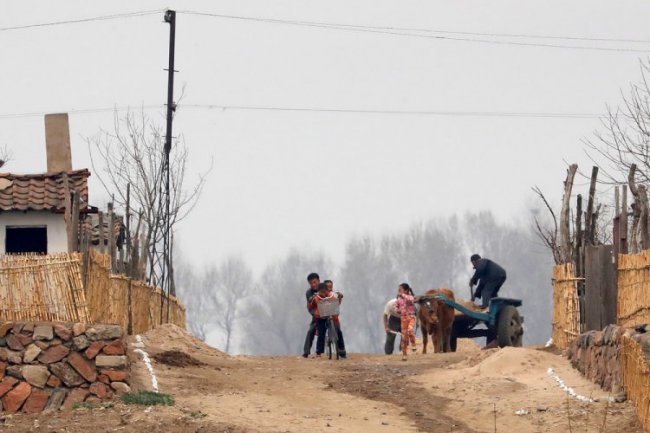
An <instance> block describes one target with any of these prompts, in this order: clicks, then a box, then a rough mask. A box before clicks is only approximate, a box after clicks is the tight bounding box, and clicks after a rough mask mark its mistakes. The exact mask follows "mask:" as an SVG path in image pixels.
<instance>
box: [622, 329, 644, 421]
mask: <svg viewBox="0 0 650 433" xmlns="http://www.w3.org/2000/svg"><path fill="white" fill-rule="evenodd" d="M622 352H623V353H622V357H621V358H622V362H623V383H624V384H625V392H626V393H627V398H629V399H630V400H632V401H634V404H635V405H636V414H637V416H638V417H639V421H640V422H641V425H642V426H643V428H644V429H645V430H646V431H650V363H649V361H650V360H649V359H646V357H645V354H644V352H643V349H642V347H641V344H639V343H637V342H636V341H634V340H633V339H631V338H629V337H623V338H622Z"/></svg>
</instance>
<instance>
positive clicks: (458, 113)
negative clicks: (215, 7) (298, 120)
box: [179, 104, 606, 119]
mask: <svg viewBox="0 0 650 433" xmlns="http://www.w3.org/2000/svg"><path fill="white" fill-rule="evenodd" d="M184 108H189V109H205V110H221V111H226V110H246V111H286V112H315V113H341V114H379V115H381V114H384V115H418V116H450V117H523V118H560V119H601V118H604V117H606V115H604V114H593V113H552V112H546V113H544V112H523V111H444V110H440V111H437V110H391V109H353V108H315V107H279V106H255V105H212V104H181V105H180V106H179V109H181V110H182V109H184Z"/></svg>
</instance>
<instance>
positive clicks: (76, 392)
mask: <svg viewBox="0 0 650 433" xmlns="http://www.w3.org/2000/svg"><path fill="white" fill-rule="evenodd" d="M122 337H123V331H122V328H121V327H120V326H118V325H86V324H83V323H60V322H0V412H1V411H4V412H17V411H19V410H22V411H23V412H25V413H36V412H41V411H43V410H57V409H60V408H65V409H68V408H72V407H73V406H74V405H75V404H76V403H81V402H84V401H86V402H90V403H98V402H101V401H102V400H105V399H109V398H112V397H113V396H114V395H115V394H121V393H124V392H128V391H129V390H130V389H129V385H128V382H129V372H128V367H129V361H128V358H127V356H126V345H125V343H124V341H123V340H122Z"/></svg>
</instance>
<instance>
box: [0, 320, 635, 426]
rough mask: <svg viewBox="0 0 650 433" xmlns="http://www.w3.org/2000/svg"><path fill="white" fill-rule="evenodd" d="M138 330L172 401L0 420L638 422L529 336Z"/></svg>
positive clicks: (138, 372)
mask: <svg viewBox="0 0 650 433" xmlns="http://www.w3.org/2000/svg"><path fill="white" fill-rule="evenodd" d="M143 339H144V342H145V350H146V351H147V352H148V353H149V354H150V355H151V356H152V358H154V361H153V367H154V371H155V374H156V376H157V380H158V383H159V387H160V391H161V392H165V393H168V394H172V395H173V396H174V398H175V400H176V404H175V405H174V406H167V407H160V406H154V407H150V408H146V407H138V406H126V405H123V404H122V403H120V402H118V401H116V402H115V403H114V404H112V405H110V406H109V407H103V408H94V409H83V408H80V409H75V410H73V411H71V412H57V413H55V414H48V415H46V414H40V415H34V416H27V415H21V414H19V415H14V416H11V417H4V418H3V417H0V431H7V432H12V433H14V432H15V433H23V432H40V431H43V432H48V433H64V432H65V433H82V432H85V431H87V430H90V431H95V432H99V431H107V432H126V433H130V432H133V433H135V432H147V433H153V432H171V433H177V432H197V433H198V432H201V433H207V432H220V433H223V432H231V433H243V432H260V433H262V432H264V433H266V432H296V433H298V432H307V431H309V432H332V433H334V432H344V433H353V432H354V433H357V432H382V433H392V432H400V433H408V432H445V433H446V432H494V431H498V432H506V431H507V432H543V433H547V432H568V431H575V432H578V431H579V432H626V433H637V432H642V429H641V428H640V427H639V425H638V423H637V421H636V416H635V414H634V408H633V405H632V404H631V403H630V402H625V403H609V402H608V398H607V397H608V396H607V394H606V393H604V392H603V391H601V390H600V389H599V388H598V387H596V386H595V385H593V384H591V383H590V382H588V381H586V380H585V379H583V378H582V377H581V376H580V375H579V374H578V373H577V372H575V371H574V370H573V369H572V368H571V367H570V366H569V365H568V363H567V361H566V359H564V358H563V357H561V356H559V355H557V354H554V353H551V352H549V351H545V350H540V349H536V348H518V349H514V348H507V349H491V350H483V351H481V350H479V349H478V347H477V346H476V345H475V344H474V343H473V342H471V341H461V343H462V344H460V345H459V352H457V353H449V354H427V355H421V354H416V355H412V356H409V360H408V361H407V362H402V361H401V359H400V357H399V356H398V355H392V356H385V355H368V354H356V353H352V354H350V355H349V359H347V360H341V361H330V360H327V359H303V358H301V357H299V356H293V357H246V356H238V357H230V356H227V355H225V354H223V353H221V352H219V351H217V350H215V349H212V348H210V347H208V346H206V345H204V344H203V343H202V342H201V341H199V340H197V339H194V338H193V337H191V336H189V335H187V334H186V333H185V331H183V330H181V329H179V328H176V327H174V326H170V325H165V326H163V327H161V328H158V329H156V330H154V331H151V332H149V333H148V334H145V335H144V336H143ZM169 351H175V354H170V353H169ZM130 356H131V357H132V359H133V360H134V365H133V371H132V374H133V385H134V387H135V388H136V389H151V386H152V385H151V378H150V375H149V373H148V371H147V369H146V366H145V365H144V363H143V362H142V360H141V359H140V358H139V356H138V355H137V354H135V353H130ZM155 358H158V359H159V361H155ZM168 364H175V365H184V367H179V366H174V367H172V366H170V365H168ZM192 364H196V365H192ZM201 364H203V365H201ZM549 367H551V368H553V369H554V370H555V372H556V374H558V375H559V376H560V377H561V378H562V379H563V380H564V382H565V383H566V384H567V385H568V386H571V387H573V388H574V389H575V390H576V392H578V393H579V394H582V395H584V396H586V397H590V398H592V399H595V400H597V401H596V402H593V403H586V402H579V401H578V400H576V399H573V398H568V397H567V394H566V393H565V392H564V391H562V390H561V389H560V388H559V386H558V384H557V383H556V382H555V380H553V379H552V378H551V377H549V375H548V373H547V370H548V368H549ZM517 412H518V413H519V415H518V414H517ZM495 425H496V428H495Z"/></svg>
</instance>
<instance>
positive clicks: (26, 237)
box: [5, 227, 47, 254]
mask: <svg viewBox="0 0 650 433" xmlns="http://www.w3.org/2000/svg"><path fill="white" fill-rule="evenodd" d="M5 252H6V253H7V254H20V253H39V254H47V227H7V231H6V233H5Z"/></svg>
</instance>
